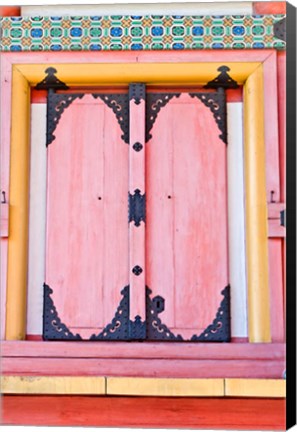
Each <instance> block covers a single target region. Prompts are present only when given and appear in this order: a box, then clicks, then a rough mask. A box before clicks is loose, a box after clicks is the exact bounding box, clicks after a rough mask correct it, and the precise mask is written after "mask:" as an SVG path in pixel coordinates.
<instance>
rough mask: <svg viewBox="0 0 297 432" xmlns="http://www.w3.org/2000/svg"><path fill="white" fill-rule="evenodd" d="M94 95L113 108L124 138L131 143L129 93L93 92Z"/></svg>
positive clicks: (127, 142)
mask: <svg viewBox="0 0 297 432" xmlns="http://www.w3.org/2000/svg"><path fill="white" fill-rule="evenodd" d="M92 96H93V97H94V98H95V99H96V98H100V99H101V100H102V101H103V102H104V103H105V104H106V105H107V106H108V107H109V108H111V109H112V111H113V113H114V114H115V116H116V119H117V121H118V123H119V125H120V128H121V130H122V132H123V135H121V138H122V140H123V141H124V142H125V143H126V144H129V99H128V94H127V93H123V94H122V93H121V94H102V93H93V94H92Z"/></svg>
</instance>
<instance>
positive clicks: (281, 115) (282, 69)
mask: <svg viewBox="0 0 297 432" xmlns="http://www.w3.org/2000/svg"><path fill="white" fill-rule="evenodd" d="M277 83H278V94H277V100H278V123H279V164H280V199H281V201H282V202H284V203H285V202H286V52H285V51H279V52H278V53H277ZM282 250H283V254H282V268H283V297H284V309H283V315H284V325H285V322H286V307H285V306H286V289H285V287H286V244H285V240H282Z"/></svg>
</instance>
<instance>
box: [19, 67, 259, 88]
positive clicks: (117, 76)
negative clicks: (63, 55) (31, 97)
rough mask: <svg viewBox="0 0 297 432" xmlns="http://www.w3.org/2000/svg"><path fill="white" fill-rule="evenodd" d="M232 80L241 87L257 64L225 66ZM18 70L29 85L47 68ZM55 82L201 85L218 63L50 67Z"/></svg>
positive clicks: (37, 80) (214, 70)
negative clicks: (228, 69) (52, 70)
mask: <svg viewBox="0 0 297 432" xmlns="http://www.w3.org/2000/svg"><path fill="white" fill-rule="evenodd" d="M224 65H226V66H229V68H230V74H231V76H232V78H233V79H235V80H236V81H237V82H238V83H240V84H242V83H244V82H245V80H246V78H247V77H248V76H249V75H250V74H252V73H253V72H254V71H255V70H256V69H257V67H258V66H259V65H260V63H259V62H242V63H241V62H234V63H233V62H226V63H224ZM16 66H17V68H18V70H19V71H20V72H21V73H22V74H23V75H24V76H25V77H26V79H27V80H28V81H29V83H30V84H31V85H36V84H37V83H38V82H40V81H41V80H42V79H43V78H44V77H45V69H46V68H47V67H48V64H18V65H16ZM51 66H53V67H54V68H55V69H57V71H58V72H57V76H58V78H59V79H60V80H61V81H63V82H65V83H66V84H68V85H72V86H75V85H79V86H84V85H85V86H86V85H89V86H90V85H91V86H94V85H102V84H128V83H130V82H145V83H147V84H155V85H157V84H160V85H162V84H198V83H199V84H205V83H207V82H208V81H210V80H212V79H213V78H215V77H217V75H218V68H219V67H220V66H222V62H220V63H216V62H211V63H210V62H209V63H182V62H178V63H170V62H168V63H96V64H91V63H90V64H84V63H82V64H77V63H76V64H71V63H67V64H61V63H60V64H51Z"/></svg>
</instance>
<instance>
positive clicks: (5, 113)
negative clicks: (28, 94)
mask: <svg viewBox="0 0 297 432" xmlns="http://www.w3.org/2000/svg"><path fill="white" fill-rule="evenodd" d="M0 68H1V75H0V80H1V92H0V104H1V105H0V108H1V124H0V142H1V146H0V152H1V153H0V164H1V165H0V168H1V169H0V176H1V177H0V184H1V195H2V192H5V198H6V201H7V203H9V174H10V172H9V171H10V170H9V159H10V133H11V118H10V115H11V64H10V62H9V61H7V58H6V57H5V56H3V55H2V56H1V57H0ZM2 197H3V195H2V196H1V198H2ZM2 211H3V210H1V215H2ZM8 211H9V209H7V212H8ZM4 212H5V209H4ZM7 216H9V214H8V213H7ZM1 227H2V223H1ZM7 228H8V227H7ZM7 234H8V230H7ZM7 253H8V238H7V237H1V238H0V254H1V275H0V278H1V284H0V285H1V295H0V315H1V317H0V339H1V340H3V339H5V321H6V289H7Z"/></svg>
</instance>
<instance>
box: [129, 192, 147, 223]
mask: <svg viewBox="0 0 297 432" xmlns="http://www.w3.org/2000/svg"><path fill="white" fill-rule="evenodd" d="M128 203H129V223H130V222H132V221H134V225H135V226H137V227H138V226H140V223H141V221H143V222H145V194H143V195H141V192H140V190H139V189H135V191H134V194H133V195H131V194H130V192H129V194H128Z"/></svg>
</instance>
